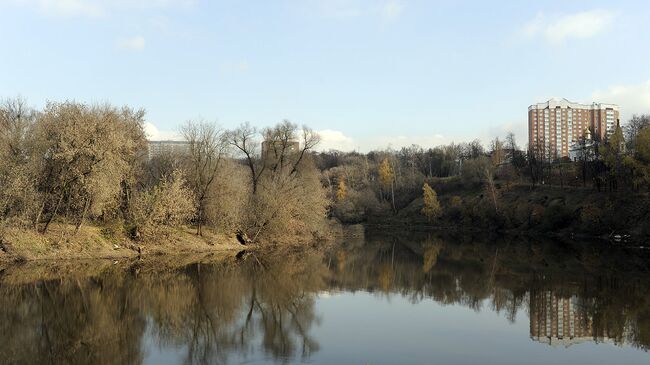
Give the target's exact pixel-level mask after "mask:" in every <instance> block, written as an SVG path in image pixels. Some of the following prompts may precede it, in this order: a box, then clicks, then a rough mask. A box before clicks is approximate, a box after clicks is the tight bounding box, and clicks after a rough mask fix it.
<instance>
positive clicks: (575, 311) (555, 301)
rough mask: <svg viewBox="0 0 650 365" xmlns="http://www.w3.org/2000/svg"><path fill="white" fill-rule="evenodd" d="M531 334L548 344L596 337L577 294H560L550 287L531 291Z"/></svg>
mask: <svg viewBox="0 0 650 365" xmlns="http://www.w3.org/2000/svg"><path fill="white" fill-rule="evenodd" d="M530 337H531V338H532V339H533V340H534V341H539V342H543V343H547V344H549V345H564V346H567V347H568V346H571V345H573V344H576V343H580V342H585V341H591V340H593V332H592V322H591V319H590V318H588V316H586V315H585V313H584V311H583V310H582V308H581V307H580V306H579V304H578V297H576V296H572V297H570V298H560V297H558V296H556V295H555V294H554V293H553V292H551V291H543V292H538V293H534V292H533V293H531V294H530Z"/></svg>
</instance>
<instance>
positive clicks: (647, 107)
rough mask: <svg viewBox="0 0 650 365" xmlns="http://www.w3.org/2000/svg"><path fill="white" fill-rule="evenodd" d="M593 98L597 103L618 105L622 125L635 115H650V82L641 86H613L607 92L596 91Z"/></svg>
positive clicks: (640, 84)
mask: <svg viewBox="0 0 650 365" xmlns="http://www.w3.org/2000/svg"><path fill="white" fill-rule="evenodd" d="M591 96H592V98H593V100H594V101H596V102H603V103H612V104H618V106H619V107H620V110H621V124H623V123H625V122H627V120H628V119H629V118H631V117H632V115H633V114H650V80H647V81H645V82H642V83H639V84H630V85H613V86H610V87H609V88H607V89H606V90H596V91H594V92H593V93H592V95H591Z"/></svg>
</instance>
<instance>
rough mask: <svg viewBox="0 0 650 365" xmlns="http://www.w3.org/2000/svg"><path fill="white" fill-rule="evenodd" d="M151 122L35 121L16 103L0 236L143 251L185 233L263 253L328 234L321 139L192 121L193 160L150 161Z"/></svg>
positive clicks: (71, 109)
mask: <svg viewBox="0 0 650 365" xmlns="http://www.w3.org/2000/svg"><path fill="white" fill-rule="evenodd" d="M144 121H145V112H144V111H143V110H136V109H132V108H129V107H121V108H119V107H115V106H112V105H108V104H101V105H87V104H84V103H78V102H73V101H66V102H60V103H59V102H49V103H47V105H46V106H45V107H44V108H43V109H42V110H35V109H33V108H30V107H29V106H28V105H27V103H26V102H25V101H24V100H23V99H20V98H18V99H11V100H5V101H4V102H3V103H2V106H0V161H2V162H3V163H2V164H1V165H0V186H1V187H2V188H1V189H0V226H4V227H7V226H11V227H24V228H29V229H34V230H38V231H39V232H42V233H46V232H47V231H48V229H49V227H50V225H51V224H52V223H53V222H57V223H62V224H65V225H69V226H71V227H72V229H74V230H75V231H77V230H79V228H80V227H81V226H82V225H83V224H85V223H87V222H91V223H93V224H118V225H120V226H122V227H123V228H124V232H125V233H126V234H128V235H129V236H130V237H131V238H133V239H137V240H146V239H150V238H155V237H157V236H159V235H160V234H161V233H165V232H169V230H171V229H174V228H175V227H178V226H179V225H185V224H190V225H192V226H194V227H196V233H197V234H198V235H202V234H203V233H204V230H205V227H209V228H210V229H214V230H219V231H223V232H235V231H237V232H241V234H242V235H243V236H248V237H250V239H252V240H258V241H262V240H264V241H268V240H283V239H293V238H296V237H300V238H314V237H320V236H322V235H323V234H324V232H325V228H326V218H327V217H326V212H327V207H328V201H327V198H326V192H325V190H324V188H323V186H322V185H321V183H320V179H319V177H320V173H319V171H318V170H317V169H316V167H315V165H314V163H313V160H312V151H313V149H314V147H315V146H316V145H317V144H318V142H319V140H320V139H319V137H318V135H317V134H316V133H314V132H313V131H312V130H311V129H309V128H308V127H298V126H297V125H296V124H294V123H291V122H289V121H283V122H281V123H279V124H277V125H276V126H273V127H269V128H264V129H259V128H255V127H253V126H251V125H250V124H242V125H241V126H239V127H238V128H236V129H233V130H225V129H222V128H219V127H218V126H217V125H216V124H214V123H208V122H205V121H200V120H199V121H189V122H187V123H185V124H184V125H183V126H182V128H181V134H182V136H183V138H184V140H185V141H186V143H187V144H186V147H187V148H186V150H185V151H183V152H182V153H176V152H173V151H162V153H160V154H157V155H155V156H153V157H152V158H148V153H147V143H148V141H147V137H146V134H145V131H144ZM262 141H265V145H266V146H268V147H267V148H266V149H265V151H262V150H261V143H262ZM296 141H298V142H299V148H297V149H292V148H289V147H290V146H293V145H295V142H296Z"/></svg>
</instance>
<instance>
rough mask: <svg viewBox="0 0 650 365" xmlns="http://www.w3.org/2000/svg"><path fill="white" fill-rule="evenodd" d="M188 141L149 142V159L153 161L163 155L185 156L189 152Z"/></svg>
mask: <svg viewBox="0 0 650 365" xmlns="http://www.w3.org/2000/svg"><path fill="white" fill-rule="evenodd" d="M189 147H190V144H189V142H187V141H149V143H148V145H147V157H148V158H149V159H150V160H151V159H152V158H154V157H157V156H160V155H163V154H184V153H187V151H188V150H189Z"/></svg>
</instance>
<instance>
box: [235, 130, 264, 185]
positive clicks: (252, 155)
mask: <svg viewBox="0 0 650 365" xmlns="http://www.w3.org/2000/svg"><path fill="white" fill-rule="evenodd" d="M257 135H258V131H257V128H255V127H253V126H251V125H250V123H248V122H246V123H244V124H242V125H241V126H239V127H238V128H237V129H235V130H233V131H230V132H229V133H228V134H227V138H228V143H229V144H230V145H231V146H233V147H235V148H236V149H237V150H238V151H239V152H240V153H241V154H243V155H244V159H245V161H246V165H247V166H248V169H249V171H250V179H251V180H250V181H251V185H252V187H253V188H252V192H253V195H254V194H256V193H257V185H258V182H259V180H260V177H261V176H262V174H263V173H264V170H266V163H264V161H262V162H261V164H260V163H259V159H257V155H258V152H257V151H258V147H259V143H260V142H259V141H258V140H257V138H256V137H257ZM262 160H263V159H262Z"/></svg>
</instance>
